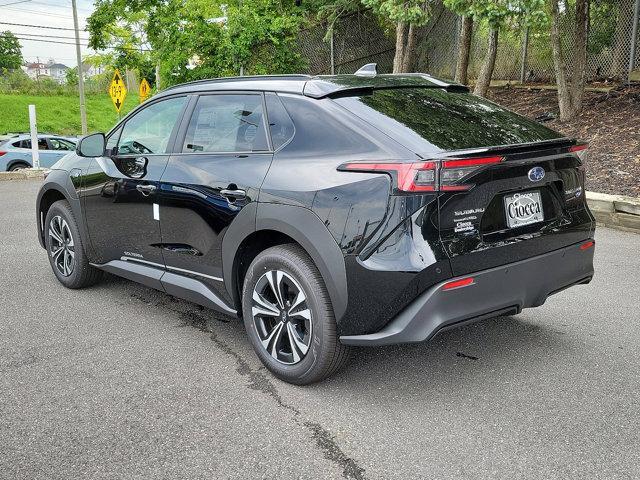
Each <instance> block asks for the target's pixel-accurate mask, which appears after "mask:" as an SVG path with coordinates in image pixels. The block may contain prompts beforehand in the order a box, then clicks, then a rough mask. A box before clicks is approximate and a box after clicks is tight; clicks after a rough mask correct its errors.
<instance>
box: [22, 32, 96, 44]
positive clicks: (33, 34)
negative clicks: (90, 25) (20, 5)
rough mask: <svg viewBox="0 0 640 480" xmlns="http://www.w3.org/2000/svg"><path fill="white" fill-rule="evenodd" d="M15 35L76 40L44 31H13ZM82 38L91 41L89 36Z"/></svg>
mask: <svg viewBox="0 0 640 480" xmlns="http://www.w3.org/2000/svg"><path fill="white" fill-rule="evenodd" d="M11 33H13V34H14V35H17V36H23V37H42V38H62V39H65V40H75V37H64V36H61V35H45V34H43V33H23V32H11ZM80 40H84V41H86V42H88V41H89V39H88V38H81V39H80Z"/></svg>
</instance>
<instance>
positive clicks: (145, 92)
mask: <svg viewBox="0 0 640 480" xmlns="http://www.w3.org/2000/svg"><path fill="white" fill-rule="evenodd" d="M139 93H140V103H142V102H144V101H145V100H146V99H147V98H148V97H149V95H150V94H151V85H149V82H147V79H146V78H143V79H142V82H140V92H139Z"/></svg>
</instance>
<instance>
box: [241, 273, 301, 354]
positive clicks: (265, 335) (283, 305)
mask: <svg viewBox="0 0 640 480" xmlns="http://www.w3.org/2000/svg"><path fill="white" fill-rule="evenodd" d="M251 315H252V317H253V324H254V326H255V328H256V332H257V333H258V337H259V339H260V342H261V343H262V346H263V347H264V349H265V350H266V351H267V352H268V353H269V355H271V356H272V357H273V358H274V359H275V360H277V361H278V362H280V363H283V364H286V365H293V364H296V363H299V362H300V361H302V360H303V359H304V357H305V356H306V355H307V352H308V351H309V346H310V345H311V334H312V329H313V324H312V313H311V309H310V308H309V305H308V303H307V296H306V294H305V292H304V290H303V289H302V287H301V286H300V284H299V283H298V282H297V281H296V280H294V279H293V278H292V277H291V276H290V275H289V274H287V273H285V272H283V271H281V270H270V271H268V272H266V273H265V274H264V275H262V276H261V277H260V278H259V279H258V282H257V283H256V285H255V287H254V288H253V294H252V302H251Z"/></svg>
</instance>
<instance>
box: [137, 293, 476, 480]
mask: <svg viewBox="0 0 640 480" xmlns="http://www.w3.org/2000/svg"><path fill="white" fill-rule="evenodd" d="M130 296H131V298H134V299H136V300H139V301H141V302H144V303H145V304H147V305H151V306H155V307H159V308H164V309H167V310H170V311H172V312H174V313H177V314H178V315H180V318H181V320H182V321H183V323H182V324H181V325H179V327H187V326H190V327H194V328H196V329H198V330H200V331H201V332H205V333H209V334H210V338H211V341H212V342H213V343H214V344H215V346H216V347H217V348H218V349H219V350H220V351H222V352H223V353H224V354H226V355H229V356H230V357H232V358H233V359H234V361H235V362H236V371H237V372H238V374H239V375H242V376H244V377H248V379H249V383H248V385H247V388H249V389H251V390H255V391H258V392H261V393H264V394H265V395H268V396H269V397H270V398H271V399H272V400H273V401H274V402H275V403H276V404H277V406H278V407H279V408H283V409H286V410H289V411H291V412H293V414H294V415H293V417H292V418H293V421H294V422H295V423H296V424H298V425H301V426H304V427H305V428H306V429H307V430H309V431H310V432H311V435H312V438H313V439H314V440H315V442H316V445H317V447H318V448H319V449H320V450H321V451H322V452H323V454H324V457H325V458H326V459H327V460H329V461H331V462H333V463H334V464H336V465H337V466H338V467H340V468H342V476H343V477H344V478H347V479H354V480H365V479H366V476H365V469H364V468H362V467H360V466H359V465H358V463H357V462H356V461H355V460H354V459H352V458H351V457H349V456H347V455H346V454H345V453H344V452H343V451H342V449H341V448H340V446H339V445H338V443H337V441H336V439H335V437H334V436H333V435H332V434H331V433H330V432H329V431H328V430H326V429H325V428H324V427H323V426H322V425H320V424H319V423H315V422H309V421H303V420H302V418H301V417H302V415H301V414H300V410H298V409H297V408H295V407H293V406H292V405H289V404H287V403H286V402H285V401H284V400H283V399H282V397H281V396H280V394H279V393H278V389H277V388H276V386H275V385H274V383H273V382H272V381H271V378H270V373H269V372H268V371H267V370H266V369H265V368H264V367H260V368H258V369H257V370H256V369H253V368H251V365H249V362H247V361H246V360H245V359H244V358H242V356H241V355H240V354H239V353H238V352H236V351H235V350H234V349H233V348H231V347H230V346H229V345H228V344H227V343H226V342H224V341H223V340H222V339H221V338H220V337H219V336H218V335H217V334H216V332H215V331H214V330H213V329H212V328H210V324H211V321H212V319H210V318H208V317H206V316H204V315H200V314H198V313H196V312H193V311H188V312H185V311H184V310H181V309H179V308H176V307H173V306H172V305H171V304H170V303H169V302H171V303H176V301H175V299H173V297H169V298H170V299H171V300H169V301H164V300H160V301H153V300H151V299H149V298H147V297H145V296H143V295H138V294H135V293H133V294H130ZM200 310H204V309H200ZM214 319H215V320H217V321H219V322H223V323H228V322H229V321H228V320H222V319H218V318H215V317H214ZM458 356H464V357H467V358H471V359H473V360H477V358H476V357H471V356H468V355H464V354H461V353H459V352H458Z"/></svg>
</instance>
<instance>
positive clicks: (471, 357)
mask: <svg viewBox="0 0 640 480" xmlns="http://www.w3.org/2000/svg"><path fill="white" fill-rule="evenodd" d="M456 357H462V358H468V359H469V360H478V357H474V356H473V355H467V354H466V353H462V352H456Z"/></svg>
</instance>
